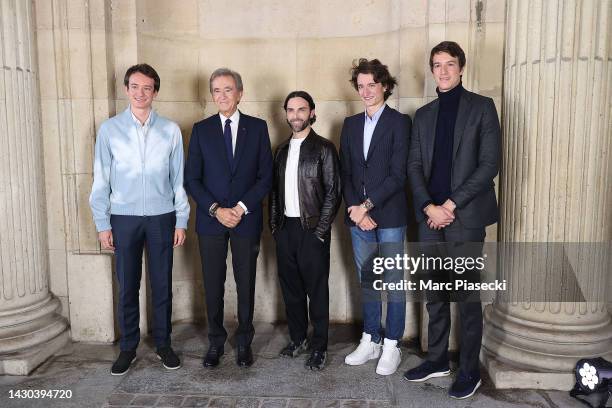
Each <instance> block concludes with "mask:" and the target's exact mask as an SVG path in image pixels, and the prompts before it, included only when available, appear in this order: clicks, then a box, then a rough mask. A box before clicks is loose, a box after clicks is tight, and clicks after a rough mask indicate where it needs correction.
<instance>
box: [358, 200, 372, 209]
mask: <svg viewBox="0 0 612 408" xmlns="http://www.w3.org/2000/svg"><path fill="white" fill-rule="evenodd" d="M361 207H362V208H365V209H366V210H367V211H370V210H371V209H372V208H374V203H373V202H372V200H370V199H369V198H367V199H366V200H365V201H364V202H363V203H361Z"/></svg>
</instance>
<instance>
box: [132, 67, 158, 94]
mask: <svg viewBox="0 0 612 408" xmlns="http://www.w3.org/2000/svg"><path fill="white" fill-rule="evenodd" d="M136 72H140V73H141V74H142V75H144V76H147V77H149V78H151V79H152V80H153V82H154V84H153V88H154V89H155V92H159V84H160V80H159V75H158V74H157V71H155V69H154V68H153V67H152V66H150V65H149V64H136V65H132V66H131V67H129V68H128V70H127V71H125V76H124V77H123V85H125V87H126V88H127V87H128V85H129V84H130V77H131V76H132V74H135V73H136Z"/></svg>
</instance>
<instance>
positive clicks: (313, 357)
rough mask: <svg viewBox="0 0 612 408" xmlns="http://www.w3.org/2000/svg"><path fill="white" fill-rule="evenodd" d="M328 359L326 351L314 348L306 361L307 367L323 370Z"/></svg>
mask: <svg viewBox="0 0 612 408" xmlns="http://www.w3.org/2000/svg"><path fill="white" fill-rule="evenodd" d="M326 360H327V352H326V351H319V350H313V351H312V353H311V354H310V357H309V358H308V360H307V361H306V368H310V369H311V370H322V369H323V367H325V361H326Z"/></svg>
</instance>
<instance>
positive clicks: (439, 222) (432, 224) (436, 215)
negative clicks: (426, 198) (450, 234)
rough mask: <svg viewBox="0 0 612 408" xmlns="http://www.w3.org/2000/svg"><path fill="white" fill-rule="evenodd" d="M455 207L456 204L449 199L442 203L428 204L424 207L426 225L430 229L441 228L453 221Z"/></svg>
mask: <svg viewBox="0 0 612 408" xmlns="http://www.w3.org/2000/svg"><path fill="white" fill-rule="evenodd" d="M455 208H457V206H456V205H455V203H454V202H453V201H451V200H450V199H448V200H446V201H445V202H444V204H442V205H435V204H429V205H428V206H427V207H425V210H424V212H425V214H426V215H427V217H428V218H427V226H428V227H429V228H431V229H435V230H441V229H442V228H445V227H448V226H449V225H450V224H451V223H452V222H453V221H455Z"/></svg>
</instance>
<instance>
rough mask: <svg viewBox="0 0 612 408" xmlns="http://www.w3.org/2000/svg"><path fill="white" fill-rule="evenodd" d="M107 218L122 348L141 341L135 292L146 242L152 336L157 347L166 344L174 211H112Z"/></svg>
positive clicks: (128, 348) (169, 307)
mask: <svg viewBox="0 0 612 408" xmlns="http://www.w3.org/2000/svg"><path fill="white" fill-rule="evenodd" d="M110 221H111V226H112V231H113V243H114V245H115V262H116V270H117V280H118V281H119V302H118V305H117V315H118V318H119V329H120V330H121V339H120V341H119V345H120V347H121V350H123V351H127V350H135V349H136V347H137V346H138V343H139V341H140V328H139V322H140V310H139V303H138V295H139V291H140V278H141V275H142V251H143V248H144V246H145V245H146V247H147V261H148V272H149V282H150V284H151V294H152V302H151V303H152V305H153V325H152V326H153V338H154V340H155V345H156V346H157V348H160V347H165V346H169V345H170V332H171V331H172V326H171V323H170V317H171V315H172V257H173V248H172V245H173V244H174V228H175V224H176V214H175V213H174V212H172V213H168V214H162V215H155V216H147V217H140V216H132V215H111V220H110Z"/></svg>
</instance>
